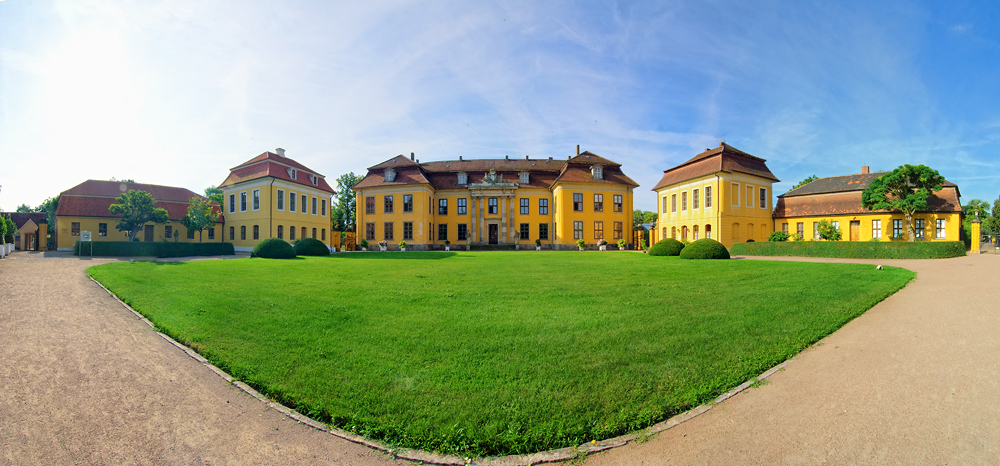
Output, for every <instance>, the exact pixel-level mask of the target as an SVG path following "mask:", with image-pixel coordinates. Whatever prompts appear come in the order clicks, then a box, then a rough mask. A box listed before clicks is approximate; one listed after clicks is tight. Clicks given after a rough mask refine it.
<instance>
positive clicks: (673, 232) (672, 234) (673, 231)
mask: <svg viewBox="0 0 1000 466" xmlns="http://www.w3.org/2000/svg"><path fill="white" fill-rule="evenodd" d="M670 237H671V238H673V239H677V227H670Z"/></svg>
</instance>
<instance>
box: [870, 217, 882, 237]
mask: <svg viewBox="0 0 1000 466" xmlns="http://www.w3.org/2000/svg"><path fill="white" fill-rule="evenodd" d="M872 238H882V221H881V220H872Z"/></svg>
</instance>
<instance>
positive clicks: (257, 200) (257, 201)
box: [253, 189, 260, 210]
mask: <svg viewBox="0 0 1000 466" xmlns="http://www.w3.org/2000/svg"><path fill="white" fill-rule="evenodd" d="M253 210H260V190H259V189H255V190H253Z"/></svg>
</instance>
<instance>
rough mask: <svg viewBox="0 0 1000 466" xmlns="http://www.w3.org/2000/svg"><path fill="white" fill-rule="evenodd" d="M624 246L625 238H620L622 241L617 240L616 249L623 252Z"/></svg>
mask: <svg viewBox="0 0 1000 466" xmlns="http://www.w3.org/2000/svg"><path fill="white" fill-rule="evenodd" d="M625 244H626V243H625V238H622V239H620V240H618V249H620V250H622V251H624V250H625Z"/></svg>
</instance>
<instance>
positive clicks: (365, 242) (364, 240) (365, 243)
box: [358, 239, 368, 249]
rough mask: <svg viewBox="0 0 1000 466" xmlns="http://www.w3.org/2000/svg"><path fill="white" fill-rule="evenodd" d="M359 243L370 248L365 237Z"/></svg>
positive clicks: (365, 247)
mask: <svg viewBox="0 0 1000 466" xmlns="http://www.w3.org/2000/svg"><path fill="white" fill-rule="evenodd" d="M358 245H359V246H361V247H362V248H364V249H368V240H366V239H363V240H361V242H360V243H358Z"/></svg>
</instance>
